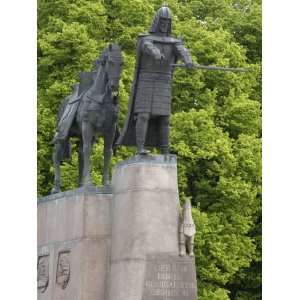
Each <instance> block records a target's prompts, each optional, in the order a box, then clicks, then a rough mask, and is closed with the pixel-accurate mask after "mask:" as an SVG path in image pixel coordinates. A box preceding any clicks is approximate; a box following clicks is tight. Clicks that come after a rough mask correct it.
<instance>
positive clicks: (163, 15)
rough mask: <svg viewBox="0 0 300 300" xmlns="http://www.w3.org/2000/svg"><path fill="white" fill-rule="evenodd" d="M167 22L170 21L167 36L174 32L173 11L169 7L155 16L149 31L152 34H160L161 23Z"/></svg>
mask: <svg viewBox="0 0 300 300" xmlns="http://www.w3.org/2000/svg"><path fill="white" fill-rule="evenodd" d="M161 20H166V21H168V28H167V31H166V34H167V35H170V34H171V32H172V15H171V10H170V9H169V7H167V6H162V7H161V8H160V9H159V10H158V11H157V12H156V14H155V16H154V18H153V22H152V25H151V28H150V30H149V32H150V33H158V32H160V28H159V26H160V21H161Z"/></svg>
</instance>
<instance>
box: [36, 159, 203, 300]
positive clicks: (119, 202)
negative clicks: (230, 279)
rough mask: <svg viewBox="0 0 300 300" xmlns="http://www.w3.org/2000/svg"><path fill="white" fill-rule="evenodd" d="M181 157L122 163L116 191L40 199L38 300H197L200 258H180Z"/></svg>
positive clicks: (117, 172)
mask: <svg viewBox="0 0 300 300" xmlns="http://www.w3.org/2000/svg"><path fill="white" fill-rule="evenodd" d="M179 212H180V207H179V197H178V184H177V163H176V156H172V155H167V156H164V155H157V156H150V155H145V156H144V155H143V156H135V157H133V158H131V159H129V160H127V161H124V162H121V163H119V164H118V165H117V166H116V167H115V168H114V172H113V179H112V191H110V193H104V192H103V191H102V192H101V191H99V190H97V189H77V190H74V191H68V192H65V193H59V194H55V195H50V196H47V197H44V198H41V199H40V200H39V202H38V300H196V299H197V283H196V272H195V261H194V258H191V257H179V241H178V238H179V234H178V231H179Z"/></svg>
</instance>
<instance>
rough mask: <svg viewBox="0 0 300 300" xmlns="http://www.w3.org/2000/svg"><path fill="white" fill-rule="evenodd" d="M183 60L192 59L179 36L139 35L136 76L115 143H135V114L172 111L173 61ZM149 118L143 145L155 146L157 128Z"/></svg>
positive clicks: (156, 143) (156, 142)
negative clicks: (123, 124) (177, 37)
mask: <svg viewBox="0 0 300 300" xmlns="http://www.w3.org/2000/svg"><path fill="white" fill-rule="evenodd" d="M157 52H160V53H161V54H163V55H164V58H163V59H161V60H156V59H155V54H156V53H157ZM179 58H181V59H183V61H184V62H185V63H189V62H191V61H192V60H191V56H190V54H189V52H188V50H187V49H186V48H185V47H184V46H183V43H182V41H181V40H180V39H176V38H173V37H170V36H159V35H154V34H152V35H142V36H140V37H139V40H138V46H137V62H136V71H135V78H134V82H133V87H132V91H131V99H130V101H129V109H128V115H127V120H126V123H125V126H124V129H123V132H122V135H121V136H120V138H119V140H118V144H120V145H127V146H134V145H135V144H136V141H135V118H134V116H135V115H136V114H137V113H143V112H144V113H150V114H151V116H152V117H153V116H169V115H170V114H171V85H172V74H173V68H174V67H173V66H172V65H173V64H174V63H176V61H177V59H179ZM153 126H154V124H152V122H151V120H150V122H149V129H148V132H147V138H146V142H145V145H146V146H152V147H157V146H159V141H158V140H157V134H154V132H155V131H156V130H155V129H154V128H153Z"/></svg>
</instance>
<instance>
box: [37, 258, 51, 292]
mask: <svg viewBox="0 0 300 300" xmlns="http://www.w3.org/2000/svg"><path fill="white" fill-rule="evenodd" d="M37 282H38V284H37V286H38V291H39V292H40V293H44V292H45V291H46V289H47V287H48V284H49V255H43V256H39V258H38V265H37Z"/></svg>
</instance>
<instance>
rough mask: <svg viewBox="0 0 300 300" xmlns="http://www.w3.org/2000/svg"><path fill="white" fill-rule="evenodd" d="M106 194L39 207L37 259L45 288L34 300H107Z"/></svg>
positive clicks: (82, 194) (64, 196)
mask: <svg viewBox="0 0 300 300" xmlns="http://www.w3.org/2000/svg"><path fill="white" fill-rule="evenodd" d="M111 199H112V195H111V194H100V193H96V191H95V190H87V189H86V190H82V189H79V190H75V191H72V192H67V193H61V194H55V195H52V196H48V197H45V198H42V199H40V201H39V202H38V256H39V257H43V256H45V255H48V258H49V283H48V287H47V288H46V289H45V291H43V292H42V289H43V288H42V285H43V280H44V279H43V278H42V280H41V281H40V285H41V288H40V290H39V291H38V300H96V299H97V300H107V295H106V293H107V289H106V287H107V280H108V277H109V260H110V244H111V227H110V205H111Z"/></svg>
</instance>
